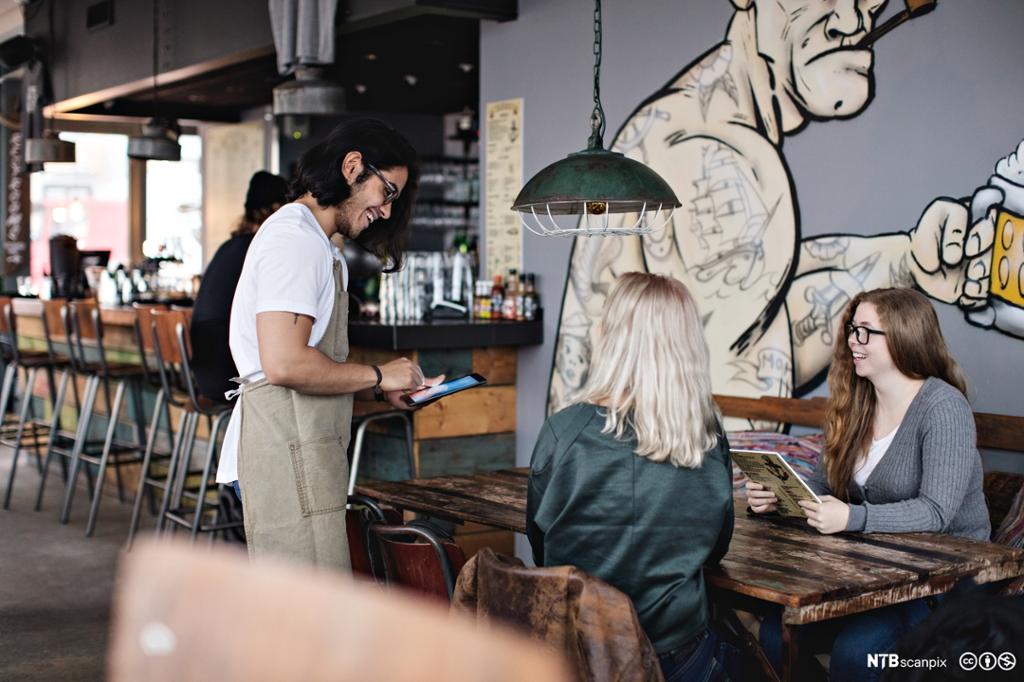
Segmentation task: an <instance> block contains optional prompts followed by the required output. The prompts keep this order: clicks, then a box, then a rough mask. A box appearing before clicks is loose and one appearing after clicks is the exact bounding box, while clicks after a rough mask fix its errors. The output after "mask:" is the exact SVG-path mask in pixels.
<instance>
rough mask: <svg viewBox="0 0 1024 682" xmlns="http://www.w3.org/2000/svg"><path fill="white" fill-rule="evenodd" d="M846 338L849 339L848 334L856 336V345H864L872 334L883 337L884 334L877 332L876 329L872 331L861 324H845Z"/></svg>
mask: <svg viewBox="0 0 1024 682" xmlns="http://www.w3.org/2000/svg"><path fill="white" fill-rule="evenodd" d="M845 329H846V338H850V334H855V335H856V336H857V343H861V344H866V343H868V342H869V341H870V340H871V335H872V334H878V335H879V336H885V332H883V331H879V330H878V329H872V328H871V327H865V326H864V325H862V324H851V323H849V322H847V323H846V327H845Z"/></svg>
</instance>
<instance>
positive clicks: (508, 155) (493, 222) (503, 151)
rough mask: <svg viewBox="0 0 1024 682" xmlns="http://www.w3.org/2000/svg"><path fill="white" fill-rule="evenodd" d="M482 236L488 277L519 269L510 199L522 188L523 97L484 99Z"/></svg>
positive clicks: (518, 231) (519, 236) (518, 234)
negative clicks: (485, 251)
mask: <svg viewBox="0 0 1024 682" xmlns="http://www.w3.org/2000/svg"><path fill="white" fill-rule="evenodd" d="M484 116H485V118H484V120H485V127H484V142H485V144H486V150H487V151H486V154H487V156H486V162H485V168H484V173H485V175H484V186H485V188H486V196H485V199H484V200H485V204H484V235H485V247H486V250H487V274H488V276H489V277H494V276H495V275H505V274H507V272H508V270H510V269H512V268H515V269H516V270H519V271H520V272H521V271H522V269H523V232H522V228H521V227H520V224H519V214H517V213H516V212H515V211H513V210H512V208H511V207H512V202H513V201H514V200H515V198H516V195H517V194H519V190H520V189H522V187H523V100H522V98H518V99H507V100H502V101H500V102H488V103H487V109H486V111H485V114H484Z"/></svg>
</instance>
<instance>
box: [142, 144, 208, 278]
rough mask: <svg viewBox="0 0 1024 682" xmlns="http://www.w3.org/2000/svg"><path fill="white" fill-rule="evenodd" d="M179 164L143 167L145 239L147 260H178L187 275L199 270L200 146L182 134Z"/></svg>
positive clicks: (201, 152)
mask: <svg viewBox="0 0 1024 682" xmlns="http://www.w3.org/2000/svg"><path fill="white" fill-rule="evenodd" d="M178 142H179V143H180V144H181V161H149V162H148V163H147V164H146V239H145V241H144V242H143V244H142V252H143V254H144V255H146V256H147V257H149V258H169V259H174V260H180V261H181V263H182V265H181V269H182V270H184V274H187V275H189V276H191V275H198V274H199V273H201V272H202V270H203V240H202V229H203V212H202V208H203V176H202V165H201V164H202V157H203V143H202V138H200V137H199V136H198V135H182V136H181V137H180V138H178Z"/></svg>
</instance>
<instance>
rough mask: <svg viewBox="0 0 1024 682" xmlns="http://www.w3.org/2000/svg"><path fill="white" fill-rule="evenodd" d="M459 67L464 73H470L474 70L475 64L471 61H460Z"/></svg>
mask: <svg viewBox="0 0 1024 682" xmlns="http://www.w3.org/2000/svg"><path fill="white" fill-rule="evenodd" d="M459 68H460V69H461V70H462V73H469V72H470V71H472V70H473V65H472V64H470V63H469V62H459Z"/></svg>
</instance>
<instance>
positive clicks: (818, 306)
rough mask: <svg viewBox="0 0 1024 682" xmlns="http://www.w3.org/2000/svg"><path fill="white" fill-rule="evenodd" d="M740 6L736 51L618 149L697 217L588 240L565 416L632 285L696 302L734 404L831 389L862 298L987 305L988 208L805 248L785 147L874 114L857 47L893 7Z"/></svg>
mask: <svg viewBox="0 0 1024 682" xmlns="http://www.w3.org/2000/svg"><path fill="white" fill-rule="evenodd" d="M732 4H733V5H734V7H735V10H736V11H735V13H734V15H733V18H732V20H731V22H730V25H729V28H728V30H727V34H726V39H725V41H724V42H722V43H720V44H719V45H717V46H715V47H713V48H712V49H711V50H709V51H708V52H707V53H705V54H704V55H703V56H701V57H700V58H698V59H697V60H696V61H694V62H693V63H692V64H691V65H689V66H687V67H686V68H684V69H683V70H682V71H681V72H680V73H679V74H678V75H677V76H676V77H675V78H673V79H672V80H671V81H670V82H669V83H668V84H667V85H666V86H665V87H663V88H662V89H661V90H659V91H658V92H656V93H655V94H654V95H652V96H651V97H649V98H648V99H647V100H646V101H645V102H643V103H641V104H640V106H639V107H638V108H637V109H636V110H635V111H634V113H633V114H632V115H631V116H630V117H629V119H628V120H627V121H626V123H625V124H624V125H623V127H622V128H621V129H620V130H619V132H618V134H617V136H616V139H615V142H614V144H613V148H614V149H615V150H616V151H619V152H622V153H624V154H626V155H628V156H630V157H632V158H635V159H637V160H639V161H642V162H644V163H646V164H648V165H649V166H651V167H652V168H654V169H655V170H656V171H658V173H660V174H661V175H662V177H664V178H665V179H666V180H667V181H668V182H669V183H670V184H671V185H672V188H673V189H674V190H675V192H676V195H677V196H678V197H679V199H680V201H681V202H682V208H680V209H679V210H678V211H677V212H676V213H675V215H674V216H673V218H672V220H671V222H670V223H669V224H668V225H666V226H665V228H664V230H662V231H660V232H656V233H654V234H651V235H646V236H643V237H628V238H579V239H577V240H576V243H575V244H574V247H573V253H572V257H571V259H570V270H569V278H568V281H567V284H566V292H565V298H564V301H563V307H562V317H561V324H560V328H559V332H558V339H557V341H556V350H555V353H556V356H555V365H554V369H553V373H552V377H551V387H550V396H549V410H551V411H554V410H557V409H560V408H561V407H564V406H565V405H566V404H568V403H569V402H571V399H572V394H573V392H574V391H576V390H577V389H579V388H580V387H581V386H582V385H583V382H584V381H585V380H586V373H587V367H588V365H589V355H590V348H591V346H592V335H593V334H594V332H595V329H594V322H595V320H596V319H597V318H598V317H599V315H600V311H601V309H602V307H603V305H604V300H605V297H606V296H607V293H608V291H609V290H610V288H611V286H612V284H613V283H614V281H615V279H616V277H617V276H618V275H619V274H620V273H622V272H628V271H631V270H646V271H650V272H659V273H664V274H670V275H672V276H674V277H676V278H678V279H680V280H681V281H683V282H684V283H685V284H686V285H687V287H689V288H690V290H691V291H692V292H693V293H694V295H695V296H696V297H697V299H698V300H699V302H700V305H701V311H702V313H703V316H704V325H705V332H706V335H707V338H708V342H709V346H710V350H711V365H712V382H713V386H714V389H715V391H716V392H719V393H726V394H731V395H747V396H761V395H775V396H789V395H792V394H793V393H794V392H795V391H796V392H799V391H801V390H805V389H807V388H810V387H811V386H813V385H814V384H815V383H816V382H818V381H820V380H821V378H822V377H823V375H824V370H825V369H826V368H827V366H828V362H829V359H830V354H831V344H832V343H833V341H834V340H835V334H836V333H838V330H837V328H836V327H837V321H838V316H839V314H840V312H841V311H842V308H843V306H844V305H845V304H846V302H847V301H849V299H850V298H851V297H852V296H853V295H855V294H856V293H857V292H859V291H862V290H865V289H872V288H876V287H882V286H916V287H918V288H920V289H921V290H922V291H924V292H925V293H927V294H928V295H929V296H931V297H932V298H935V299H937V300H940V301H944V302H947V303H959V304H960V305H963V306H978V305H979V304H980V301H981V300H982V299H984V298H985V296H987V293H988V292H987V284H984V282H986V281H987V276H988V274H987V269H988V266H987V265H984V267H982V264H983V263H985V262H987V260H988V259H990V258H991V246H992V242H993V237H992V234H993V233H994V231H995V228H994V227H993V221H994V220H995V219H996V218H995V212H994V211H988V210H987V208H986V209H985V210H984V211H982V212H983V213H985V215H976V216H971V215H970V214H969V211H968V208H967V207H966V206H964V205H963V204H962V203H959V202H957V201H954V200H952V199H937V200H935V201H934V202H932V204H931V205H929V206H928V207H927V208H926V209H925V211H924V212H923V214H922V215H921V218H920V219H919V221H918V224H917V225H916V226H915V227H913V228H912V229H910V230H909V231H907V232H898V233H893V234H885V235H878V236H874V237H862V236H854V235H828V236H821V237H815V238H813V239H807V240H803V241H802V240H801V234H800V225H799V212H798V208H797V202H796V188H795V187H794V186H793V181H792V176H791V174H790V172H789V169H788V168H787V166H786V161H785V157H784V155H783V152H782V140H783V136H784V135H787V134H793V133H796V132H798V131H799V130H800V129H802V128H803V127H804V126H805V125H807V123H808V122H809V121H813V120H827V119H834V118H839V119H842V118H851V117H853V116H856V115H857V114H858V113H860V112H861V111H862V110H863V109H864V108H865V107H866V106H867V105H868V103H869V102H870V101H871V98H872V93H873V73H872V68H873V53H872V52H871V51H870V49H859V48H857V47H856V44H857V42H858V41H859V40H861V39H862V38H863V37H864V36H865V35H867V33H868V32H870V31H871V29H872V27H873V26H874V22H875V17H876V16H877V14H878V13H879V12H880V11H881V9H882V7H883V6H884V4H885V2H884V0H845V1H843V2H839V1H837V0H771V1H770V2H769V1H768V0H732ZM989 196H990V197H991V196H992V195H991V194H990V195H989ZM980 203H982V202H981V201H980V200H979V204H980ZM990 203H994V202H990ZM979 211H980V209H979ZM972 218H973V220H972ZM634 219H635V217H633V216H624V217H623V222H628V221H630V220H634ZM1020 238H1021V239H1022V240H1024V234H1021V235H1020ZM1020 276H1021V277H1024V272H1022V273H1021V275H1020ZM993 324H995V322H993Z"/></svg>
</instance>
